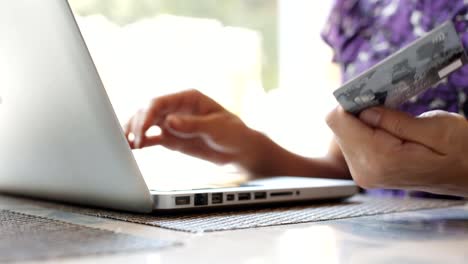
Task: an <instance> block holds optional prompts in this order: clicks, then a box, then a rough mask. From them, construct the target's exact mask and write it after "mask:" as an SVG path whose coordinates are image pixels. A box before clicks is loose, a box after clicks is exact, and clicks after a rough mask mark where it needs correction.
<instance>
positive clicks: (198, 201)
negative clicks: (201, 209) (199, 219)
mask: <svg viewBox="0 0 468 264" xmlns="http://www.w3.org/2000/svg"><path fill="white" fill-rule="evenodd" d="M194 200H195V201H194V202H195V206H202V205H208V194H207V193H197V194H195V199H194Z"/></svg>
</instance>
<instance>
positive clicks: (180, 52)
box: [69, 0, 340, 189]
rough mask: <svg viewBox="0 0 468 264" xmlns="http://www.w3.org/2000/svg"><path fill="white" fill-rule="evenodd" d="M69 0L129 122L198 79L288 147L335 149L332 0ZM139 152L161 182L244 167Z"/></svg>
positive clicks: (197, 84) (312, 151)
mask: <svg viewBox="0 0 468 264" xmlns="http://www.w3.org/2000/svg"><path fill="white" fill-rule="evenodd" d="M69 2H70V4H71V6H72V9H73V11H74V13H75V16H76V18H77V21H78V24H79V26H80V29H81V31H82V33H83V36H84V38H85V41H86V43H87V45H88V48H89V50H90V52H91V55H92V57H93V59H94V61H95V64H96V67H97V68H98V71H99V73H100V75H101V78H102V80H103V82H104V85H105V87H106V90H107V92H108V94H109V97H110V99H111V102H112V104H113V106H114V109H115V111H116V113H117V116H118V118H119V120H120V122H121V123H122V124H123V123H125V122H126V121H127V120H128V118H129V117H130V116H131V115H132V114H134V113H135V112H136V111H137V110H138V109H140V108H143V107H145V106H146V105H147V104H148V102H149V100H150V99H151V98H153V97H156V96H159V95H162V94H167V93H172V92H176V91H180V90H185V89H189V88H196V89H199V90H200V91H202V92H203V93H205V94H207V95H209V96H210V97H212V98H214V99H215V100H217V101H218V102H220V103H221V104H222V105H224V106H225V107H226V108H228V109H229V110H231V111H232V112H234V113H236V114H238V115H239V116H240V117H241V118H242V119H243V120H244V121H245V122H246V123H247V124H248V125H249V126H251V127H253V128H255V129H258V130H260V131H262V132H264V133H266V134H268V135H269V136H270V137H271V138H273V139H274V140H275V141H276V142H278V143H279V144H280V145H282V146H283V147H285V148H287V149H289V150H291V151H294V152H296V153H299V154H302V155H306V156H321V155H323V154H325V153H326V151H327V148H328V144H329V142H330V140H331V138H332V136H331V133H330V131H329V130H328V128H327V127H326V125H325V122H324V117H325V115H326V113H327V112H328V111H330V110H331V109H332V108H333V107H334V106H335V105H336V103H335V101H334V98H333V96H332V91H333V90H334V89H336V88H337V87H338V86H339V83H340V76H339V69H338V68H337V67H336V66H335V65H333V64H332V62H331V58H332V52H331V49H330V48H329V47H328V46H327V45H326V44H325V43H324V42H323V41H322V39H321V38H320V32H321V30H322V28H323V26H324V24H325V21H326V19H327V17H328V13H329V10H330V8H331V4H332V1H309V0H223V1H216V0H197V1H189V0H70V1H69ZM134 153H135V156H136V158H137V161H138V163H139V165H140V167H141V169H142V171H143V174H144V175H145V178H146V180H147V182H148V183H149V185H151V186H153V185H156V186H158V188H160V189H162V188H164V186H165V185H167V186H172V185H174V184H175V183H177V185H178V186H180V187H178V188H183V186H181V184H182V185H183V184H187V185H188V186H190V187H193V184H194V183H196V184H203V182H213V181H214V182H221V181H225V180H227V179H228V180H230V179H231V178H232V179H234V178H236V179H237V178H238V177H239V175H238V174H236V173H232V172H236V171H235V168H232V167H230V166H222V167H219V166H216V165H212V164H209V163H207V162H203V161H200V160H197V159H194V158H191V157H188V156H184V155H182V154H179V153H176V152H172V151H169V150H165V149H163V148H160V147H154V148H151V149H144V150H138V151H135V152H134ZM180 164H183V166H180ZM174 165H179V166H174ZM194 169H196V170H197V171H198V172H200V174H201V176H197V177H196V178H195V177H194V176H193V173H192V174H190V172H192V171H193V170H194ZM220 174H222V175H223V176H220ZM168 188H170V187H168Z"/></svg>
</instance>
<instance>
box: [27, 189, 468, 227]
mask: <svg viewBox="0 0 468 264" xmlns="http://www.w3.org/2000/svg"><path fill="white" fill-rule="evenodd" d="M33 203H35V204H36V205H38V206H41V207H47V208H53V209H59V210H65V211H69V212H74V213H79V214H85V215H92V216H98V217H105V218H111V219H116V220H122V221H127V222H133V223H139V224H145V225H150V226H157V227H162V228H167V229H172V230H177V231H185V232H193V233H197V232H214V231H225V230H235V229H245V228H256V227H265V226H275V225H285V224H296V223H306V222H316V221H325V220H333V219H341V218H350V217H359V216H370V215H378V214H386V213H394V212H404V211H413V210H421V209H431V208H443V207H450V206H456V205H462V204H464V203H465V201H453V200H436V199H416V198H411V199H410V198H406V199H396V198H395V199H392V198H375V197H370V198H368V197H365V196H356V197H353V198H351V199H349V200H347V201H345V202H341V203H327V204H324V203H321V204H317V203H316V204H309V205H301V206H293V207H272V208H268V209H265V208H264V209H249V210H235V211H223V212H208V213H197V214H194V213H190V214H177V215H172V216H167V215H166V216H163V215H156V214H152V215H145V214H131V213H124V212H116V211H109V210H102V209H95V208H84V207H78V206H70V205H62V204H56V203H49V202H42V201H33Z"/></svg>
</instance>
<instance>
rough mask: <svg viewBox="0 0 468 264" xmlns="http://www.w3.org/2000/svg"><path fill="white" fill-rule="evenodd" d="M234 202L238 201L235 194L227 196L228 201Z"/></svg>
mask: <svg viewBox="0 0 468 264" xmlns="http://www.w3.org/2000/svg"><path fill="white" fill-rule="evenodd" d="M234 200H236V196H235V195H234V194H232V193H230V194H226V201H229V202H231V201H234Z"/></svg>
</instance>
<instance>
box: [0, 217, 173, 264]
mask: <svg viewBox="0 0 468 264" xmlns="http://www.w3.org/2000/svg"><path fill="white" fill-rule="evenodd" d="M168 245H170V244H168V243H167V242H164V241H160V240H155V239H147V238H141V237H136V236H131V235H125V234H119V233H115V232H112V231H107V230H102V229H96V228H89V227H84V226H80V225H75V224H70V223H66V222H61V221H56V220H51V219H47V218H43V217H37V216H32V215H27V214H21V213H17V212H12V211H9V210H0V262H10V261H15V262H16V261H26V260H35V261H36V260H38V259H55V258H63V257H76V256H84V255H86V256H89V255H96V254H111V253H128V252H132V251H141V250H154V249H159V248H161V247H165V246H168Z"/></svg>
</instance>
